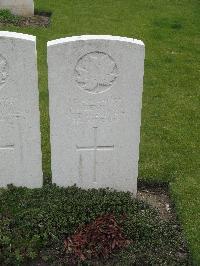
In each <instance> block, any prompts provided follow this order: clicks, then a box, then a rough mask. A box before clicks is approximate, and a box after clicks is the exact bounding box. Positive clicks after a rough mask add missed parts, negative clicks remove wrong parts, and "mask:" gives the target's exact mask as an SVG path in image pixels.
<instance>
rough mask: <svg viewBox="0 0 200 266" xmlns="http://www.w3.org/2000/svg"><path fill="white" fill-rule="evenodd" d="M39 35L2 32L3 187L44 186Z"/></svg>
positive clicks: (0, 144)
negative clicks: (37, 38) (39, 86)
mask: <svg viewBox="0 0 200 266" xmlns="http://www.w3.org/2000/svg"><path fill="white" fill-rule="evenodd" d="M36 62H37V61H36V38H35V37H33V36H30V35H25V34H20V33H11V32H0V187H5V186H6V185H7V184H10V183H12V184H14V185H16V186H26V187H30V188H33V187H40V186H41V185H42V165H41V157H42V156H41V140H40V119H39V116H40V115H39V97H38V77H37V65H36Z"/></svg>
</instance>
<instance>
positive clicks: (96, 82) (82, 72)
mask: <svg viewBox="0 0 200 266" xmlns="http://www.w3.org/2000/svg"><path fill="white" fill-rule="evenodd" d="M74 75H75V80H76V82H77V83H78V85H79V87H80V88H81V89H83V90H85V91H87V92H90V93H100V92H104V91H107V90H108V89H110V87H111V86H112V84H113V82H114V81H115V80H116V78H117V76H118V68H117V64H116V63H115V61H114V59H113V58H112V57H111V56H109V55H108V54H106V53H103V52H99V51H97V52H91V53H88V54H86V55H84V56H82V57H81V58H80V59H79V60H78V63H77V65H76V67H75V71H74Z"/></svg>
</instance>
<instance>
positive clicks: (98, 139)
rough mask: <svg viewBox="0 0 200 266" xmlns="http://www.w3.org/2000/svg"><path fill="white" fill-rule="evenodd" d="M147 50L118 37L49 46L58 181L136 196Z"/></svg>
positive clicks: (54, 171)
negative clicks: (145, 53)
mask: <svg viewBox="0 0 200 266" xmlns="http://www.w3.org/2000/svg"><path fill="white" fill-rule="evenodd" d="M144 50H145V49H144V44H143V42H141V41H138V40H133V39H130V38H122V37H113V36H80V37H72V38H65V39H60V40H54V41H50V42H48V69H49V93H50V122H51V148H52V174H53V182H54V183H56V184H58V185H60V186H70V185H73V184H77V186H79V187H82V188H100V187H101V188H105V187H110V188H114V189H116V190H119V191H120V190H122V191H131V192H133V193H134V194H136V191H137V176H138V159H139V142H140V123H141V105H142V90H143V73H144Z"/></svg>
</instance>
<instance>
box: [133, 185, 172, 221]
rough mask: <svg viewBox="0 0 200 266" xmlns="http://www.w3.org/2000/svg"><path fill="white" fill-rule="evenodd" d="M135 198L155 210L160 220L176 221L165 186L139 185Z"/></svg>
mask: <svg viewBox="0 0 200 266" xmlns="http://www.w3.org/2000/svg"><path fill="white" fill-rule="evenodd" d="M137 198H138V199H139V200H142V201H145V202H147V203H148V204H149V205H151V206H152V207H153V208H156V209H157V210H158V212H159V215H160V218H161V219H164V220H170V219H176V214H175V211H174V209H173V204H172V203H171V201H170V196H169V192H168V186H167V184H154V185H152V184H151V185H149V184H145V183H139V185H138V193H137Z"/></svg>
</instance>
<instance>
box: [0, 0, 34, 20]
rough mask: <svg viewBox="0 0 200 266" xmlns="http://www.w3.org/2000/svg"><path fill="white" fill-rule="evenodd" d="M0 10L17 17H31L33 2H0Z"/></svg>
mask: <svg viewBox="0 0 200 266" xmlns="http://www.w3.org/2000/svg"><path fill="white" fill-rule="evenodd" d="M0 9H9V10H10V11H11V13H13V14H15V15H19V16H24V17H27V16H33V15H34V2H33V0H0Z"/></svg>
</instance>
